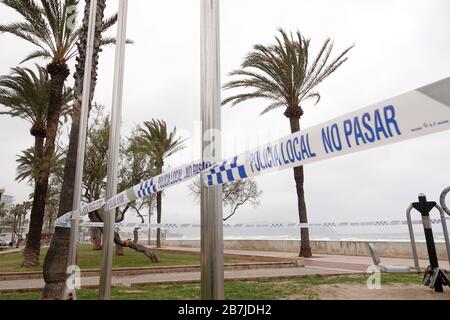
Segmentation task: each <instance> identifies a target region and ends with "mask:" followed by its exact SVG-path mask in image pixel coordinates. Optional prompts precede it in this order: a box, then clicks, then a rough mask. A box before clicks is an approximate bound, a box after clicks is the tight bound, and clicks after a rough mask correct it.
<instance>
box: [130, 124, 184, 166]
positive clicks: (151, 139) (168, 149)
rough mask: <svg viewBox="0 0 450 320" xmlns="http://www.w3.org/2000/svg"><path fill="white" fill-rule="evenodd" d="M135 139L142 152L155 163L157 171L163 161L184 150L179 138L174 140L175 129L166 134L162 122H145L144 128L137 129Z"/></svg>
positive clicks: (164, 125) (182, 142) (165, 127)
mask: <svg viewBox="0 0 450 320" xmlns="http://www.w3.org/2000/svg"><path fill="white" fill-rule="evenodd" d="M138 132H139V136H138V137H137V138H136V139H137V141H138V143H139V145H140V146H141V148H142V150H145V152H147V153H148V154H149V155H150V157H151V158H152V159H153V160H154V161H155V165H156V167H157V168H158V170H161V169H162V167H163V166H164V159H165V158H167V157H169V156H171V155H173V154H174V153H176V152H178V151H180V150H182V149H184V148H185V145H184V142H185V141H186V140H182V139H181V137H178V138H176V134H177V128H176V127H175V128H174V129H173V130H172V132H170V133H168V132H167V125H166V122H165V121H164V120H155V119H153V120H152V121H145V122H144V127H143V128H142V127H140V128H139V129H138Z"/></svg>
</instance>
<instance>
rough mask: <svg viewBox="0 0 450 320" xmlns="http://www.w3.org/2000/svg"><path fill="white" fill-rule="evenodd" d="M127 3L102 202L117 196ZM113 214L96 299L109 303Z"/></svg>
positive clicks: (122, 6) (122, 8) (108, 215)
mask: <svg viewBox="0 0 450 320" xmlns="http://www.w3.org/2000/svg"><path fill="white" fill-rule="evenodd" d="M127 11H128V0H120V1H119V11H118V12H119V16H118V20H117V37H116V58H115V59H116V60H115V66H114V84H113V99H112V112H111V128H110V134H109V152H108V172H107V182H106V195H105V197H106V199H111V198H112V197H114V196H115V195H116V193H117V171H118V167H119V152H120V150H119V149H120V123H121V119H122V96H123V77H124V65H125V44H126V29H127ZM115 213H116V210H115V209H113V210H109V209H108V208H105V214H104V237H103V252H102V269H101V275H100V299H101V300H110V299H111V276H112V257H113V255H114V252H113V249H114V223H115V218H116V215H115Z"/></svg>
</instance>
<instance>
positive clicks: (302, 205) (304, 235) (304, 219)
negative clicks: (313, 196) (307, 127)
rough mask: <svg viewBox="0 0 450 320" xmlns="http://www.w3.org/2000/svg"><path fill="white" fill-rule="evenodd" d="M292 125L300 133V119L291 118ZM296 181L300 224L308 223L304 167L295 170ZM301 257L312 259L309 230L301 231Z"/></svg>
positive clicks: (294, 130)
mask: <svg viewBox="0 0 450 320" xmlns="http://www.w3.org/2000/svg"><path fill="white" fill-rule="evenodd" d="M289 121H290V125H291V132H292V133H295V132H298V131H300V119H298V118H296V117H291V118H289ZM294 180H295V187H296V189H297V201H298V216H299V219H300V223H308V215H307V212H306V202H305V190H304V187H303V185H304V181H305V176H304V172H303V166H298V167H295V168H294ZM299 256H300V257H305V258H307V257H311V256H312V253H311V247H310V244H309V229H308V228H301V229H300V253H299Z"/></svg>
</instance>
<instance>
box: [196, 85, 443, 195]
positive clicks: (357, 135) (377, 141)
mask: <svg viewBox="0 0 450 320" xmlns="http://www.w3.org/2000/svg"><path fill="white" fill-rule="evenodd" d="M448 129H450V77H449V78H445V79H443V80H440V81H437V82H434V83H432V84H430V85H427V86H425V87H421V88H419V89H416V90H413V91H410V92H407V93H405V94H402V95H399V96H396V97H394V98H391V99H387V100H385V101H382V102H379V103H375V104H374V105H371V106H369V107H366V108H363V109H360V110H358V111H355V112H352V113H349V114H347V115H344V116H341V117H338V118H335V119H333V120H331V121H328V122H325V123H323V124H320V125H317V126H314V127H311V128H309V129H306V130H302V131H299V132H297V133H294V134H291V135H289V136H286V137H284V138H281V139H279V140H277V141H274V142H271V143H267V144H265V145H263V146H260V147H258V148H255V149H252V150H249V151H247V152H245V153H242V154H240V155H238V156H235V157H233V158H230V159H228V160H226V161H223V162H222V163H218V164H216V165H214V166H212V167H211V168H209V169H208V170H206V173H204V174H202V176H203V180H204V182H205V183H206V184H207V185H208V186H214V185H220V184H223V183H227V182H233V181H237V180H241V179H245V178H247V177H253V176H257V175H260V174H263V173H267V172H271V171H275V170H282V169H287V168H292V167H296V166H299V165H304V164H307V163H311V162H315V161H320V160H324V159H329V158H332V157H337V156H341V155H345V154H349V153H353V152H358V151H362V150H366V149H369V148H375V147H379V146H383V145H386V144H390V143H394V142H399V141H403V140H407V139H412V138H416V137H420V136H424V135H427V134H431V133H435V132H439V131H444V130H448Z"/></svg>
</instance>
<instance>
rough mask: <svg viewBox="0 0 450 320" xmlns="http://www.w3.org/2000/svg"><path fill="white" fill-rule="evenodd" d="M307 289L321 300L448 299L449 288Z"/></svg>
mask: <svg viewBox="0 0 450 320" xmlns="http://www.w3.org/2000/svg"><path fill="white" fill-rule="evenodd" d="M309 291H311V293H312V294H313V296H315V297H316V298H318V299H321V300H450V288H449V287H444V292H443V293H437V292H434V291H433V290H431V289H430V288H427V287H425V286H423V285H410V284H409V285H408V284H390V285H382V286H381V288H380V289H372V290H370V289H367V286H366V285H359V284H335V285H320V286H316V287H314V288H309Z"/></svg>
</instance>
